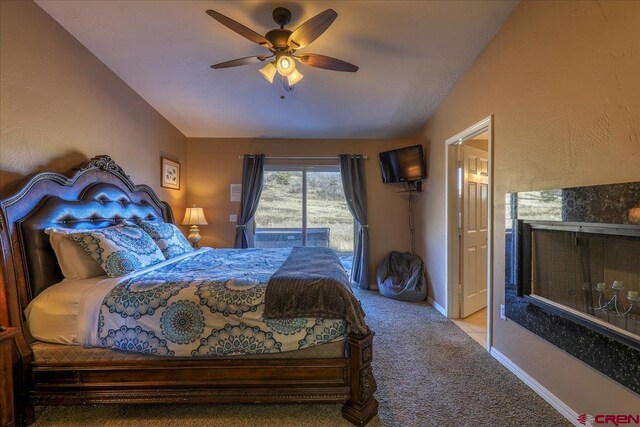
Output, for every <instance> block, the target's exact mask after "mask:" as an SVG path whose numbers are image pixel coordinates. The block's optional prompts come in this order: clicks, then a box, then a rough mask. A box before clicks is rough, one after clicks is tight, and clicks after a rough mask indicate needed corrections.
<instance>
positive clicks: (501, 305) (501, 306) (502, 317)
mask: <svg viewBox="0 0 640 427" xmlns="http://www.w3.org/2000/svg"><path fill="white" fill-rule="evenodd" d="M500 318H501V319H502V320H507V315H506V314H505V313H504V304H500Z"/></svg>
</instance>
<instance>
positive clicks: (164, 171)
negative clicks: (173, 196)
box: [160, 157, 180, 190]
mask: <svg viewBox="0 0 640 427" xmlns="http://www.w3.org/2000/svg"><path fill="white" fill-rule="evenodd" d="M161 160H162V165H161V167H160V173H161V176H160V185H161V186H162V187H164V188H171V189H173V190H179V189H180V163H178V162H174V161H173V160H169V159H167V158H165V157H161Z"/></svg>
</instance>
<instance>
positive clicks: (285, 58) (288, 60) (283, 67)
mask: <svg viewBox="0 0 640 427" xmlns="http://www.w3.org/2000/svg"><path fill="white" fill-rule="evenodd" d="M276 68H277V69H278V73H280V75H282V76H288V75H289V74H291V73H293V72H294V71H295V69H296V63H295V61H294V60H293V58H292V57H291V56H289V55H287V54H282V55H279V56H278V59H277V60H276Z"/></svg>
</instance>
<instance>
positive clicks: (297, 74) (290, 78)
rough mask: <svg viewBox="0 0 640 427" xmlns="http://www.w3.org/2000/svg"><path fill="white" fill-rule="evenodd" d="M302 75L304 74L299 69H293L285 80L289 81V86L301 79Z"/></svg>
mask: <svg viewBox="0 0 640 427" xmlns="http://www.w3.org/2000/svg"><path fill="white" fill-rule="evenodd" d="M302 77H304V76H303V75H302V73H301V72H300V71H298V70H293V73H291V74H289V76H287V80H288V81H289V86H293V85H294V84H296V83H298V82H299V81H300V80H302Z"/></svg>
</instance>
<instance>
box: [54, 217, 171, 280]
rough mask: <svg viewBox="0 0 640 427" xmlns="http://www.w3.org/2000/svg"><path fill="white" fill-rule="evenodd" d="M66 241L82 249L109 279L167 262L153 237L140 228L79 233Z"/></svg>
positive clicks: (127, 226)
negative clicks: (72, 242)
mask: <svg viewBox="0 0 640 427" xmlns="http://www.w3.org/2000/svg"><path fill="white" fill-rule="evenodd" d="M65 237H66V238H67V239H70V240H71V241H74V242H76V243H77V244H78V245H80V247H81V248H82V249H84V250H85V251H86V252H87V253H88V254H89V255H91V257H92V258H93V259H95V260H96V261H97V262H98V264H100V266H101V267H102V268H103V269H104V271H105V272H106V273H107V275H108V276H109V277H119V276H124V275H126V274H129V273H133V272H134V271H136V270H140V269H142V268H145V267H149V266H151V265H153V264H157V263H159V262H162V261H164V260H165V259H164V256H163V255H162V252H161V251H160V248H159V247H158V245H156V243H155V242H154V241H153V239H152V238H151V236H149V235H148V234H147V233H146V232H145V231H144V230H143V229H142V228H140V227H138V226H136V225H124V226H122V225H119V226H114V227H107V228H102V229H99V230H91V231H79V232H77V233H71V234H68V235H66V236H65Z"/></svg>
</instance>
